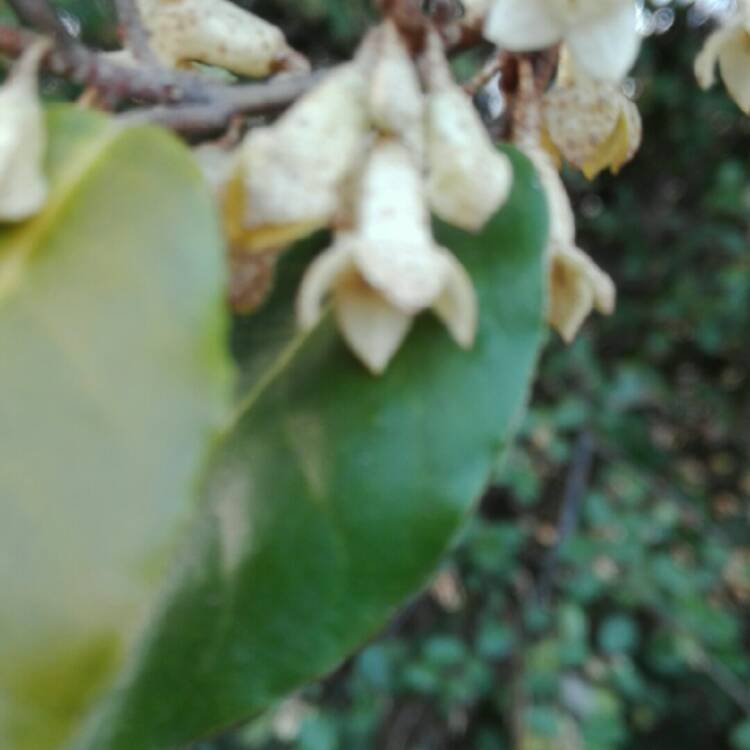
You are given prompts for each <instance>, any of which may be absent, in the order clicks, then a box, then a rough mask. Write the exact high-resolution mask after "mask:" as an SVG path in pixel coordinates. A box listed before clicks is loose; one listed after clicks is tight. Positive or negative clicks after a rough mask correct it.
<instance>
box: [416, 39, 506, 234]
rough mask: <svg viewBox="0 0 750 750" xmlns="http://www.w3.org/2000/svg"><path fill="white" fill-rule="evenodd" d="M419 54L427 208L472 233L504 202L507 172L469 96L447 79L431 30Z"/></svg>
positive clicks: (440, 54) (503, 159)
mask: <svg viewBox="0 0 750 750" xmlns="http://www.w3.org/2000/svg"><path fill="white" fill-rule="evenodd" d="M425 56H426V60H425V62H426V63H427V65H426V68H427V71H428V73H427V75H428V93H427V121H426V132H427V163H428V181H427V191H428V195H429V200H430V206H431V208H432V209H433V211H434V212H435V214H436V215H437V216H439V217H440V218H441V219H443V220H445V221H447V222H448V223H449V224H453V225H455V226H457V227H461V228H462V229H466V230H468V231H478V230H479V229H481V228H482V226H484V224H485V223H486V222H487V220H488V219H489V218H490V217H491V216H492V215H493V214H494V213H495V212H496V211H497V210H498V208H499V207H500V206H501V205H502V204H503V203H505V201H506V199H507V197H508V195H509V193H510V188H511V185H512V183H513V170H512V168H511V166H510V162H509V161H508V159H507V157H506V156H505V155H504V154H501V153H499V152H498V151H497V149H496V148H495V147H494V146H493V144H492V141H491V140H490V137H489V135H488V134H487V130H486V129H485V127H484V125H483V123H482V121H481V119H480V117H479V113H478V112H477V111H476V109H475V108H474V105H473V103H472V101H471V99H470V98H469V97H468V96H467V95H466V93H465V92H464V91H463V89H462V88H461V87H460V86H458V84H456V83H455V81H454V80H453V76H452V75H451V72H450V69H449V67H448V63H447V60H446V59H445V55H444V53H443V46H442V42H441V41H440V39H439V38H438V37H437V36H436V35H434V34H433V35H430V37H429V39H428V46H427V52H426V55H425Z"/></svg>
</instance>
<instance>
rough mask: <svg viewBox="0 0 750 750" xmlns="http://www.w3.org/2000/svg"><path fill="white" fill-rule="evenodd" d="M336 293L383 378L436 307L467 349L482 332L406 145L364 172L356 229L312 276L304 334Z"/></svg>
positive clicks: (360, 349) (355, 345)
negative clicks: (436, 236)
mask: <svg viewBox="0 0 750 750" xmlns="http://www.w3.org/2000/svg"><path fill="white" fill-rule="evenodd" d="M329 294H330V297H331V300H332V304H333V309H334V313H335V316H336V320H337V322H338V325H339V328H340V329H341V332H342V334H343V336H344V339H345V340H346V342H347V343H348V345H349V346H350V347H351V349H352V350H353V351H354V353H355V354H356V355H357V357H358V358H359V359H360V360H361V361H362V362H363V363H364V364H365V365H366V366H367V367H368V369H369V370H370V371H372V372H373V373H376V374H379V373H382V372H383V371H384V370H385V369H386V367H387V366H388V363H389V362H390V360H391V359H392V357H393V356H394V354H395V353H396V351H397V350H398V348H399V346H400V345H401V343H402V341H403V340H404V338H405V337H406V335H407V333H408V331H409V329H410V327H411V324H412V320H413V317H414V315H416V314H417V313H419V312H421V311H422V310H425V309H428V308H431V309H432V310H433V311H434V312H435V313H436V315H437V316H438V317H439V318H440V319H441V320H442V321H443V322H444V323H445V325H446V326H447V327H448V330H449V331H450V333H451V335H452V336H453V338H454V339H455V340H456V341H457V342H458V344H460V345H461V346H462V347H464V348H468V347H470V346H471V345H472V343H473V341H474V337H475V335H476V328H477V317H478V311H477V300H476V295H475V292H474V287H473V285H472V282H471V279H470V278H469V276H468V274H467V273H466V271H465V270H464V269H463V267H462V266H461V264H460V263H459V262H458V261H457V260H456V259H455V258H454V257H453V255H452V254H451V253H449V252H448V251H447V250H445V249H444V248H442V247H439V246H437V245H436V244H435V242H434V240H433V238H432V235H431V232H430V219H429V212H428V210H427V206H426V202H425V197H424V188H423V184H422V177H421V174H420V170H419V167H418V165H417V164H416V163H415V161H414V159H413V158H412V156H411V154H410V153H409V152H408V150H407V149H406V148H405V147H404V146H403V145H402V144H401V143H399V142H398V141H395V140H392V139H382V140H380V141H378V142H377V143H376V144H375V145H374V147H373V150H372V153H371V155H370V157H369V159H368V161H367V163H366V165H365V167H364V171H363V173H362V177H361V183H360V186H359V192H358V196H357V205H356V211H355V216H354V224H353V229H352V230H351V231H345V232H339V233H338V234H337V236H336V239H335V241H334V244H333V245H332V247H330V248H329V249H328V250H326V251H325V252H323V253H322V254H321V255H320V256H318V258H316V259H315V261H313V263H312V264H311V266H310V268H309V269H308V270H307V273H306V275H305V278H304V280H303V282H302V286H301V288H300V293H299V297H298V301H297V314H298V320H299V323H300V326H301V327H302V328H303V329H310V328H312V327H313V326H314V325H315V324H316V323H317V322H318V320H319V319H320V317H321V315H322V309H323V301H324V299H325V298H326V297H327V296H328V295H329Z"/></svg>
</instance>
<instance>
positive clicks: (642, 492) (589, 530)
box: [0, 0, 750, 750]
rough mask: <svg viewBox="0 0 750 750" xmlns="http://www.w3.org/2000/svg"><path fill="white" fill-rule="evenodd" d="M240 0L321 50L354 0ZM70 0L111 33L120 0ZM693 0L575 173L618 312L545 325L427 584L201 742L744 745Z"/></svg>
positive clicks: (746, 574) (739, 520)
mask: <svg viewBox="0 0 750 750" xmlns="http://www.w3.org/2000/svg"><path fill="white" fill-rule="evenodd" d="M243 4H244V5H246V6H247V7H251V8H253V9H255V10H257V11H259V12H261V13H263V14H264V15H265V16H266V17H268V18H272V19H274V20H276V21H278V22H279V23H281V24H282V25H283V27H284V28H285V29H286V30H287V33H288V35H289V37H290V39H291V40H292V41H293V42H294V44H295V45H296V46H298V47H299V48H301V49H303V50H305V51H306V52H308V54H310V55H311V56H312V57H313V58H314V59H315V60H316V61H318V62H321V63H325V62H328V61H331V60H335V59H337V58H340V57H343V56H345V55H346V54H347V53H348V52H349V51H350V50H351V48H352V45H353V44H354V43H355V41H356V39H357V38H358V37H359V35H360V34H361V32H362V30H363V28H365V27H366V25H367V23H368V18H369V11H368V3H367V2H365V0H257V2H245V3H243ZM60 5H61V6H64V7H65V9H66V12H67V13H68V14H69V19H70V22H71V24H73V25H74V27H76V28H80V30H81V33H82V34H83V36H84V37H85V38H87V39H88V40H90V41H94V42H96V43H98V44H100V45H102V46H111V45H113V44H114V43H115V39H116V34H115V30H114V26H113V23H112V10H111V4H110V3H109V2H107V1H105V0H67V2H61V3H60ZM686 5H687V6H690V3H685V2H680V3H677V4H675V6H673V5H671V4H670V3H669V2H664V0H661V1H660V2H658V3H654V4H653V6H652V7H651V11H652V15H647V16H646V17H645V18H646V21H647V22H648V24H650V27H649V28H648V30H649V31H653V32H657V33H654V34H653V35H652V36H650V37H649V39H648V40H647V42H646V44H645V47H644V52H643V55H642V58H641V61H640V63H639V66H638V68H637V70H636V71H635V74H634V78H633V80H632V84H633V90H634V93H635V96H636V98H637V101H638V104H639V106H640V108H641V110H642V113H643V116H644V123H645V140H644V145H643V148H642V150H641V152H640V154H639V155H638V157H637V158H636V160H635V162H633V163H632V164H631V165H630V166H628V167H627V168H626V169H625V170H624V172H623V173H622V175H621V176H619V177H618V178H616V179H615V178H612V177H601V178H599V179H598V180H597V181H596V182H594V183H592V184H589V183H587V182H585V181H584V180H583V179H582V178H580V177H577V176H575V175H572V174H571V175H568V177H569V185H570V187H571V189H572V192H573V195H574V199H575V203H576V206H577V209H578V215H579V232H580V243H581V246H582V247H583V248H585V249H587V250H588V251H590V252H591V253H592V255H593V256H594V257H595V259H596V260H597V262H599V263H600V264H601V265H602V266H603V267H604V268H606V269H607V270H608V271H609V272H610V273H611V274H612V275H613V276H614V277H615V279H616V280H617V283H618V287H619V293H620V299H619V306H618V309H617V313H616V315H614V316H613V317H612V318H610V319H603V318H597V319H593V320H591V321H590V322H589V323H588V324H587V325H586V327H585V330H584V332H583V334H582V335H581V336H580V337H579V339H578V340H577V341H576V342H575V344H574V345H573V346H571V347H565V346H563V345H562V344H561V343H560V342H559V341H558V340H557V339H556V338H554V337H552V336H551V337H550V342H549V346H548V347H547V351H546V353H545V356H544V358H543V361H542V364H541V371H540V374H539V377H538V381H537V384H536V389H535V393H534V397H533V401H532V405H531V408H530V411H529V413H528V416H527V418H526V421H525V426H524V428H523V432H522V439H521V440H520V441H519V443H518V445H517V446H516V447H515V448H514V449H513V451H512V453H511V455H510V456H508V457H506V460H505V461H504V462H503V464H502V465H500V466H498V469H497V475H496V478H495V481H494V484H493V486H492V488H491V489H490V490H489V491H488V492H487V494H486V496H485V497H484V499H483V501H482V503H481V509H480V512H479V513H478V515H477V516H476V517H475V518H474V519H472V521H471V522H470V523H469V525H468V527H467V528H466V530H465V531H464V533H463V535H462V537H461V539H460V540H458V542H457V544H456V546H455V549H454V550H453V552H452V554H451V555H450V556H449V557H448V559H446V561H445V564H444V566H443V568H442V569H441V571H440V572H439V573H438V575H437V577H436V579H435V581H434V583H433V584H432V586H431V587H430V589H429V590H428V591H426V592H424V593H423V594H421V595H420V596H419V597H417V598H416V599H415V600H414V601H412V602H411V603H410V604H409V605H408V606H407V607H406V609H405V610H404V611H403V612H402V613H401V614H400V615H399V616H398V617H397V618H396V620H395V621H394V622H393V623H392V624H391V625H390V626H389V627H388V628H387V630H386V631H385V632H383V633H382V634H381V635H380V636H379V637H378V638H376V639H375V640H374V641H373V642H372V643H371V644H369V645H368V646H367V647H366V648H364V649H363V650H362V651H361V652H360V653H358V654H356V655H354V656H353V657H352V658H351V659H350V661H349V662H348V663H347V664H346V665H344V666H343V667H342V668H341V669H340V670H339V671H338V672H337V673H336V674H334V675H332V676H330V677H328V678H327V679H325V680H323V681H321V682H320V683H319V684H316V685H312V686H310V687H308V688H306V689H305V690H304V691H302V692H301V693H300V694H299V695H298V696H295V697H294V698H292V699H290V700H289V701H287V702H285V703H284V704H283V705H281V706H279V707H278V708H277V709H274V710H273V711H271V712H269V713H268V715H266V716H264V717H261V718H260V719H258V720H256V721H254V722H253V723H251V724H250V725H249V726H248V727H246V728H243V729H241V730H238V731H235V732H233V733H231V734H230V735H227V736H226V737H224V738H221V739H220V740H216V741H215V742H212V743H204V744H200V745H198V746H196V748H195V750H198V749H199V750H271V749H276V748H299V749H300V750H339V749H342V750H366V749H368V748H373V749H375V750H405V749H408V750H442V749H444V748H445V749H447V748H467V749H471V750H619V749H627V750H630V749H631V748H632V749H635V748H639V750H676V749H677V748H680V749H681V750H709V749H711V750H724V749H726V750H750V464H748V462H747V457H748V455H750V426H749V425H750V378H749V373H750V347H748V337H749V332H750V252H749V248H748V244H749V240H750V238H749V237H748V228H749V224H748V217H749V216H750V163H748V158H747V150H748V146H750V120H749V119H748V118H746V117H744V116H743V115H742V114H741V113H740V112H739V110H738V109H737V108H736V107H735V105H734V104H733V103H732V102H731V101H730V100H729V99H728V98H727V97H726V95H725V94H724V92H723V91H722V90H721V88H718V87H717V88H715V89H714V90H712V91H710V92H706V93H704V92H700V91H699V90H698V88H697V86H696V85H695V82H694V80H693V77H692V62H693V59H694V56H695V54H696V52H697V49H698V48H699V45H700V43H701V41H702V39H703V37H704V36H705V34H706V32H707V30H708V29H709V28H710V21H709V23H706V24H702V23H701V22H702V21H703V20H705V14H704V13H702V12H701V11H700V9H696V8H695V7H687V8H686V7H684V6H686ZM0 12H2V13H5V11H3V10H1V9H0ZM462 65H463V68H468V67H470V65H471V60H469V62H468V63H467V62H466V61H463V63H462ZM462 72H463V70H462ZM490 250H493V249H492V248H488V251H490ZM494 250H497V251H501V248H498V249H494ZM387 545H388V542H387V540H384V545H383V554H384V555H385V554H388V551H387ZM187 689H189V687H188V688H187Z"/></svg>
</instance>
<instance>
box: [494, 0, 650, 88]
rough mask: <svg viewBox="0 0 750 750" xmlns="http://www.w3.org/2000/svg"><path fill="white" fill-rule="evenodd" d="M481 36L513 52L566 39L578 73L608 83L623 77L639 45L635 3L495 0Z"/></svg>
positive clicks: (620, 0)
mask: <svg viewBox="0 0 750 750" xmlns="http://www.w3.org/2000/svg"><path fill="white" fill-rule="evenodd" d="M484 35H485V37H486V38H487V39H489V40H490V41H491V42H494V43H495V44H497V45H498V46H499V47H502V48H503V49H506V50H509V51H511V52H524V51H529V50H539V49H544V48H546V47H551V46H553V45H555V44H558V43H559V42H562V41H564V42H565V43H566V44H567V45H568V47H569V48H570V53H571V55H572V56H573V59H574V60H575V63H576V65H577V66H578V67H579V68H580V69H581V70H583V71H585V72H586V73H588V74H589V75H590V76H592V77H594V78H598V79H603V80H612V81H619V80H622V78H623V77H624V76H625V75H626V74H627V72H628V70H630V68H631V66H632V65H633V62H634V61H635V58H636V55H637V54H638V49H639V46H640V38H639V35H638V30H637V27H636V7H635V2H634V0H495V3H494V5H493V6H492V9H491V10H490V12H489V14H488V16H487V19H486V21H485V25H484Z"/></svg>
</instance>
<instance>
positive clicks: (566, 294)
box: [524, 147, 617, 343]
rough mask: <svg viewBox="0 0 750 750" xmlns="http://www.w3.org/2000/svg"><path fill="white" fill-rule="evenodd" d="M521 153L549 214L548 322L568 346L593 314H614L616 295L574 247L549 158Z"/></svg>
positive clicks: (569, 212)
mask: <svg viewBox="0 0 750 750" xmlns="http://www.w3.org/2000/svg"><path fill="white" fill-rule="evenodd" d="M524 150H525V153H526V154H527V155H528V156H529V158H530V159H531V161H532V162H533V164H534V166H535V167H536V169H537V174H538V175H539V179H540V182H541V184H542V188H543V190H544V193H545V196H546V198H547V206H548V210H549V221H550V234H549V242H548V248H547V262H548V285H549V290H548V291H549V303H548V309H547V321H548V322H549V323H550V325H551V326H553V328H555V329H556V330H557V332H558V333H559V334H560V336H561V337H562V338H563V340H564V341H566V342H568V343H570V342H571V341H572V340H573V339H574V338H575V337H576V334H577V333H578V331H579V329H580V328H581V326H582V325H583V322H584V321H585V320H586V318H587V317H588V316H589V314H590V313H591V311H592V310H594V309H596V310H598V311H599V312H601V313H603V314H605V315H611V314H612V313H613V312H614V309H615V301H616V296H617V293H616V290H615V285H614V283H613V281H612V279H611V278H610V277H609V276H608V275H607V274H606V273H604V271H602V270H601V269H600V268H599V267H598V266H597V265H596V264H595V263H594V261H593V260H591V258H589V256H588V255H586V253H584V252H583V251H582V250H580V249H579V248H578V247H576V242H575V216H574V214H573V209H572V207H571V205H570V199H569V198H568V194H567V192H566V191H565V187H564V185H563V183H562V180H561V179H560V175H559V174H558V172H557V169H556V168H555V165H554V164H553V162H552V159H551V157H550V155H549V154H548V153H547V152H546V151H544V150H543V149H542V148H540V147H537V148H527V149H524Z"/></svg>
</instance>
